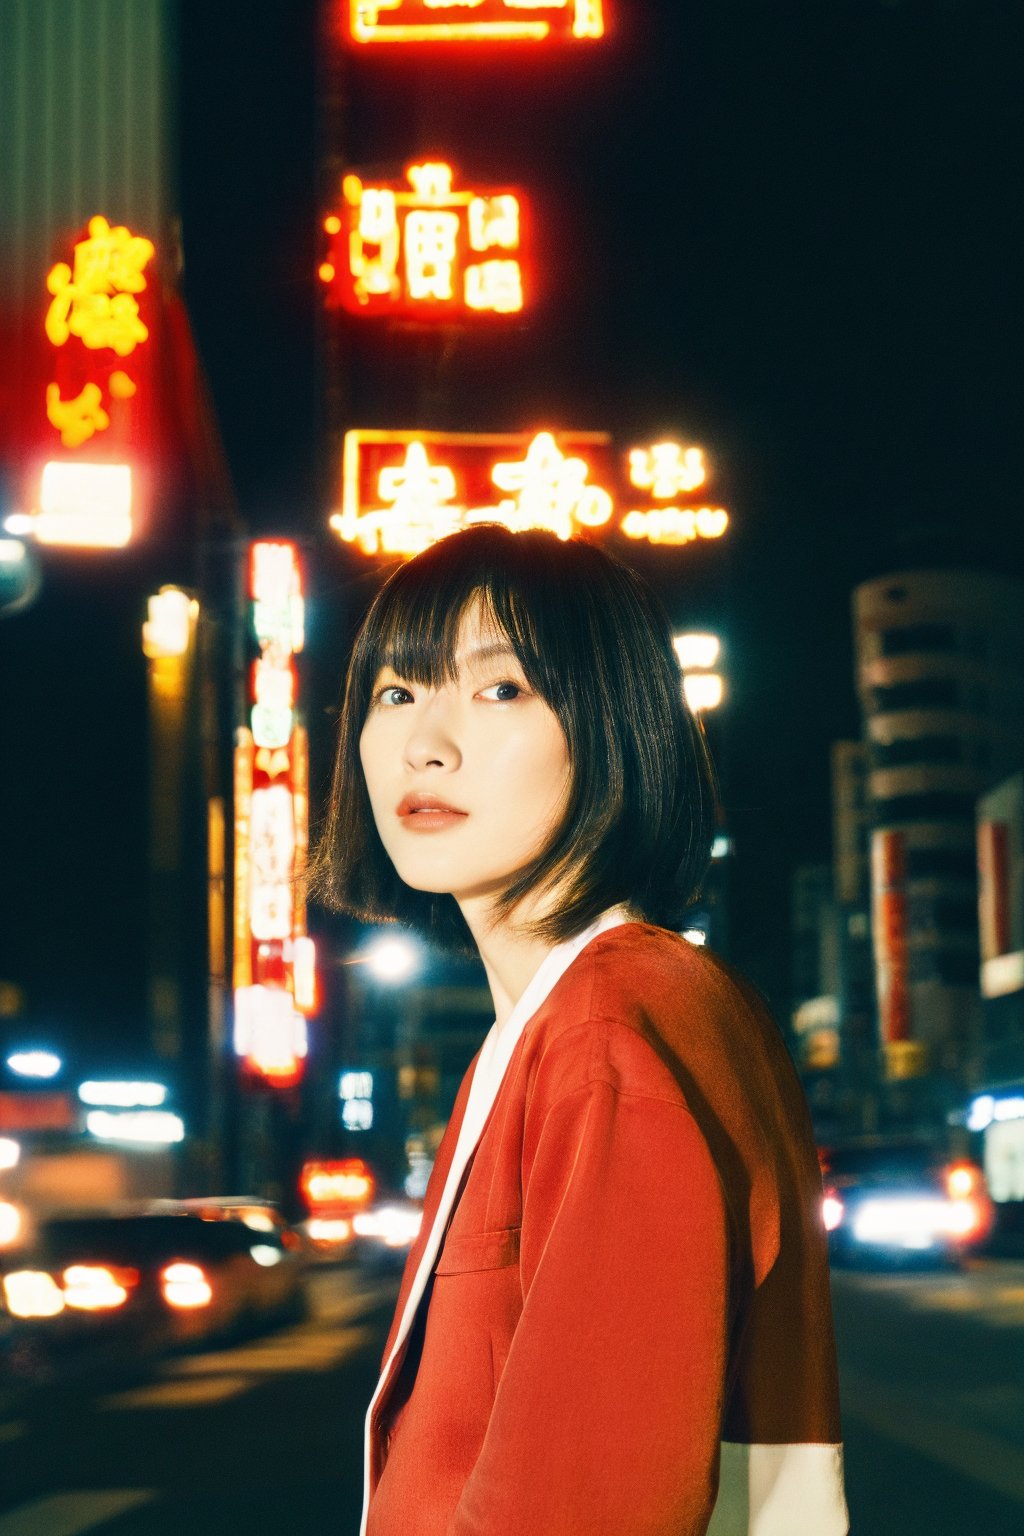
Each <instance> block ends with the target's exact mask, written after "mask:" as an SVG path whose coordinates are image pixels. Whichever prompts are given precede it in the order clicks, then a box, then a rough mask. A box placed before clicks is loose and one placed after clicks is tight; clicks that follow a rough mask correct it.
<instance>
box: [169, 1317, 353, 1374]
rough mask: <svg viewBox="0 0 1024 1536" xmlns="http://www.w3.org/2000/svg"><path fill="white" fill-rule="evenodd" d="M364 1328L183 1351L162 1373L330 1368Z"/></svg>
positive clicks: (349, 1351)
mask: <svg viewBox="0 0 1024 1536" xmlns="http://www.w3.org/2000/svg"><path fill="white" fill-rule="evenodd" d="M369 1337H370V1331H369V1329H366V1328H347V1329H345V1330H343V1331H340V1332H339V1331H338V1330H337V1329H332V1330H331V1331H330V1332H329V1333H323V1334H305V1335H301V1334H300V1335H297V1336H296V1337H295V1338H294V1339H292V1338H285V1337H279V1338H276V1339H273V1340H268V1341H267V1343H265V1344H254V1345H250V1346H248V1347H244V1346H243V1347H242V1348H239V1349H232V1350H224V1351H222V1352H220V1353H217V1354H213V1355H187V1356H185V1357H184V1358H182V1359H178V1360H171V1361H168V1362H167V1363H166V1364H165V1365H164V1366H163V1367H162V1370H163V1373H164V1375H165V1376H175V1377H190V1376H207V1375H216V1374H217V1373H218V1372H222V1371H251V1372H253V1374H255V1375H256V1376H270V1375H281V1374H294V1373H296V1372H301V1371H330V1370H333V1369H334V1367H335V1366H337V1365H338V1364H339V1363H340V1362H341V1361H342V1360H344V1359H345V1358H346V1357H347V1356H349V1355H352V1354H354V1353H355V1352H356V1351H357V1350H358V1349H361V1348H362V1346H363V1345H364V1344H365V1343H366V1342H367V1340H368V1339H369Z"/></svg>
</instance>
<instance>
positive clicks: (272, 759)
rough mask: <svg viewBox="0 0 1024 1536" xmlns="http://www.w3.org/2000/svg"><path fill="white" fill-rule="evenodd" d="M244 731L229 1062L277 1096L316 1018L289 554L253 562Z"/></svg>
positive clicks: (262, 554) (299, 609)
mask: <svg viewBox="0 0 1024 1536" xmlns="http://www.w3.org/2000/svg"><path fill="white" fill-rule="evenodd" d="M250 593H251V598H252V609H251V612H252V627H253V631H254V633H255V637H256V641H257V643H258V646H259V654H258V656H257V657H256V659H255V661H254V663H253V666H252V670H251V674H250V709H249V719H248V724H247V725H246V726H244V727H243V728H242V729H241V730H239V731H238V732H237V735H236V745H235V912H234V977H233V979H234V999H235V1032H234V1043H235V1051H236V1054H237V1055H238V1056H240V1057H241V1059H242V1061H243V1063H244V1065H245V1068H246V1070H247V1072H248V1073H249V1075H250V1076H251V1077H253V1078H256V1079H258V1080H261V1081H263V1082H265V1083H268V1084H270V1085H271V1086H273V1087H278V1088H290V1087H293V1086H294V1085H295V1084H296V1083H297V1082H298V1081H299V1079H300V1078H301V1076H302V1071H303V1064H304V1061H305V1056H306V1050H307V1036H306V1015H307V1014H309V1013H311V1012H312V1011H313V1008H314V1006H315V1001H316V999H315V990H316V987H315V973H314V971H315V967H314V953H313V941H312V940H311V939H310V938H309V937H308V935H307V933H306V906H305V873H306V852H307V845H308V839H309V752H308V742H307V736H306V732H305V729H304V728H303V726H302V725H301V724H300V723H299V717H298V712H297V711H298V699H297V686H296V675H295V656H296V655H297V654H298V652H300V651H301V650H302V647H303V643H304V636H303V596H302V578H301V573H300V570H299V565H298V559H297V556H296V551H295V546H294V545H292V544H288V543H270V542H259V543H256V544H254V545H253V546H252V551H251V586H250Z"/></svg>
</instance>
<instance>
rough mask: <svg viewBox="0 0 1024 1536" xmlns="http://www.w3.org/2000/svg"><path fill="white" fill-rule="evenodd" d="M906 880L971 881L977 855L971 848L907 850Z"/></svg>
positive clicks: (973, 875) (974, 874)
mask: <svg viewBox="0 0 1024 1536" xmlns="http://www.w3.org/2000/svg"><path fill="white" fill-rule="evenodd" d="M906 860H907V879H908V880H934V879H946V880H973V879H975V877H976V875H977V855H976V853H975V851H974V849H973V848H908V849H907V853H906Z"/></svg>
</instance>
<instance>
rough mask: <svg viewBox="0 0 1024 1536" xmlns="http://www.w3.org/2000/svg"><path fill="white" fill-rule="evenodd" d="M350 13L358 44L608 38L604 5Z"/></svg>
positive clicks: (482, 0)
mask: <svg viewBox="0 0 1024 1536" xmlns="http://www.w3.org/2000/svg"><path fill="white" fill-rule="evenodd" d="M343 3H345V0H343ZM346 9H347V12H348V35H349V38H350V39H351V40H352V42H354V43H546V42H562V41H565V42H574V41H575V42H585V41H588V40H592V39H594V38H598V37H603V36H604V33H605V18H604V10H605V5H604V0H347V5H346Z"/></svg>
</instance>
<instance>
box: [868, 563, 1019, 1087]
mask: <svg viewBox="0 0 1024 1536" xmlns="http://www.w3.org/2000/svg"><path fill="white" fill-rule="evenodd" d="M853 607H854V637H855V650H856V676H857V690H858V695H859V698H860V703H861V709H862V713H863V719H864V735H865V746H866V753H867V777H866V809H867V815H868V822H869V849H870V886H871V929H872V944H873V954H874V969H875V990H876V1000H877V1010H878V1025H879V1043H880V1046H881V1050H882V1059H883V1063H884V1068H885V1074H886V1075H887V1076H888V1078H889V1079H890V1080H900V1079H904V1080H915V1081H917V1082H919V1083H920V1084H921V1085H922V1089H927V1091H924V1092H922V1093H921V1095H920V1096H919V1104H920V1106H921V1107H922V1108H923V1107H924V1106H925V1104H926V1103H927V1105H928V1106H929V1108H930V1109H931V1111H932V1112H933V1113H941V1112H942V1111H944V1110H946V1109H948V1108H949V1107H950V1106H951V1105H953V1104H955V1103H956V1102H958V1101H959V1100H960V1099H961V1098H962V1090H963V1088H964V1087H965V1086H967V1085H969V1084H970V1083H972V1082H975V1081H978V1080H979V1076H980V1073H981V1063H982V1051H983V1028H982V1013H981V1006H980V998H979V991H978V965H979V953H978V922H977V904H978V878H977V865H976V854H975V805H976V802H977V799H978V796H979V795H981V794H982V793H984V792H985V791H986V790H987V789H988V788H990V787H991V786H992V785H994V784H996V783H998V782H999V780H1000V779H1002V778H1004V777H1005V776H1006V775H1007V774H1008V773H1009V772H1011V771H1012V769H1013V768H1014V767H1015V766H1016V765H1017V764H1018V763H1019V762H1020V758H1021V747H1022V741H1024V631H1022V629H1021V625H1020V614H1021V612H1022V611H1024V583H1021V582H1020V581H1017V580H1015V579H1013V578H1009V577H1004V576H1000V575H996V574H989V573H984V572H969V571H936V570H924V571H910V572H903V573H898V574H894V575H891V576H886V577H882V578H880V579H877V580H873V581H870V582H866V583H864V584H863V585H862V586H860V587H858V588H857V590H856V592H855V594H854V605H853Z"/></svg>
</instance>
